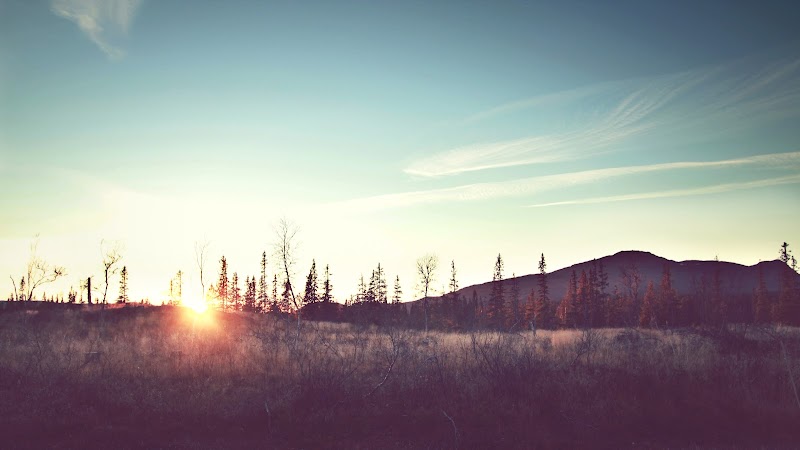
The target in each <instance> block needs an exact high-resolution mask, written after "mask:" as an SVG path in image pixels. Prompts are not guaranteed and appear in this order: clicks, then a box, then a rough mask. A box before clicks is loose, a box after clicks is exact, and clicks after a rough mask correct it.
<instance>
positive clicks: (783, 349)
mask: <svg viewBox="0 0 800 450" xmlns="http://www.w3.org/2000/svg"><path fill="white" fill-rule="evenodd" d="M778 342H779V343H780V344H781V352H782V353H783V363H784V364H786V370H787V371H788V372H789V382H790V383H791V385H792V391H793V392H794V401H795V402H797V407H798V408H800V397H798V395H797V385H796V384H795V382H794V375H793V374H792V366H791V364H789V355H787V354H786V345H785V344H784V343H783V340H778Z"/></svg>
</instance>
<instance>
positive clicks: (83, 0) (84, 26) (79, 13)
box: [50, 0, 143, 59]
mask: <svg viewBox="0 0 800 450" xmlns="http://www.w3.org/2000/svg"><path fill="white" fill-rule="evenodd" d="M142 1H143V0H52V2H51V4H50V10H51V11H52V12H53V13H54V14H56V15H57V16H59V17H63V18H64V19H67V20H70V21H72V22H74V23H75V24H76V25H78V28H80V29H81V31H83V33H84V34H85V35H86V36H87V37H89V39H91V40H92V42H94V43H95V45H97V46H98V47H99V48H100V50H102V51H103V52H104V53H105V54H106V55H108V57H109V58H111V59H120V58H122V57H123V56H125V52H124V51H123V50H122V49H120V48H119V47H117V46H116V45H113V44H111V41H112V40H113V38H114V37H115V36H124V35H126V34H127V33H128V30H129V29H130V26H131V23H132V22H133V19H134V17H135V16H136V11H137V10H138V9H139V7H140V6H141V4H142Z"/></svg>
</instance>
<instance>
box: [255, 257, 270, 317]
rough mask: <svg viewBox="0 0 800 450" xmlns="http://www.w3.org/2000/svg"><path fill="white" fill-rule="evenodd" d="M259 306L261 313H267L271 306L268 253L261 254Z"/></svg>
mask: <svg viewBox="0 0 800 450" xmlns="http://www.w3.org/2000/svg"><path fill="white" fill-rule="evenodd" d="M257 298H258V306H257V309H258V310H259V311H266V310H267V309H268V308H269V306H268V304H269V294H268V293H267V252H262V253H261V276H260V277H259V278H258V296H257Z"/></svg>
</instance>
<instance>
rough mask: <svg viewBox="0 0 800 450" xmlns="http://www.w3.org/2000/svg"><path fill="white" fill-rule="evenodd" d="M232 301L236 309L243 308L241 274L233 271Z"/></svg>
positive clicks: (232, 305)
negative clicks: (240, 285)
mask: <svg viewBox="0 0 800 450" xmlns="http://www.w3.org/2000/svg"><path fill="white" fill-rule="evenodd" d="M230 301H231V307H232V308H233V310H234V311H241V310H242V291H241V290H240V289H239V274H237V273H236V272H234V273H233V277H232V278H231V285H230Z"/></svg>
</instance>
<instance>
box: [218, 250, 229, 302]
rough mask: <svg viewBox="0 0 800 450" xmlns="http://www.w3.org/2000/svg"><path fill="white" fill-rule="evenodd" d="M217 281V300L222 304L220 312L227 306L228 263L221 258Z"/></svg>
mask: <svg viewBox="0 0 800 450" xmlns="http://www.w3.org/2000/svg"><path fill="white" fill-rule="evenodd" d="M219 262H220V269H219V281H218V282H217V298H219V301H220V303H221V304H222V310H223V311H225V309H226V308H227V306H228V261H227V260H226V259H225V257H224V256H223V257H222V259H220V261H219Z"/></svg>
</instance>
